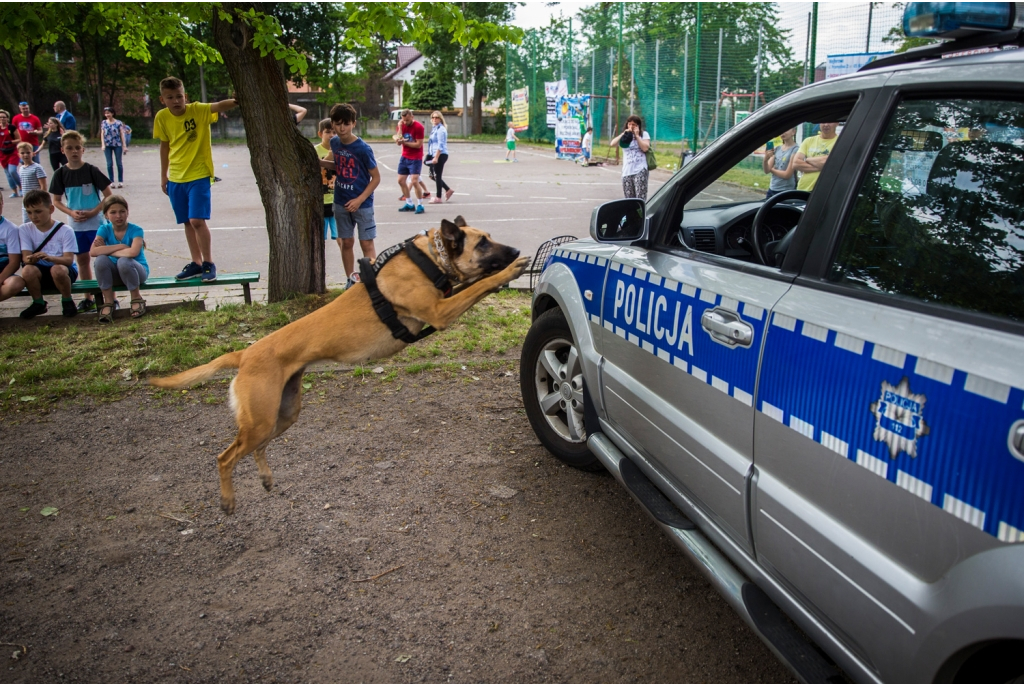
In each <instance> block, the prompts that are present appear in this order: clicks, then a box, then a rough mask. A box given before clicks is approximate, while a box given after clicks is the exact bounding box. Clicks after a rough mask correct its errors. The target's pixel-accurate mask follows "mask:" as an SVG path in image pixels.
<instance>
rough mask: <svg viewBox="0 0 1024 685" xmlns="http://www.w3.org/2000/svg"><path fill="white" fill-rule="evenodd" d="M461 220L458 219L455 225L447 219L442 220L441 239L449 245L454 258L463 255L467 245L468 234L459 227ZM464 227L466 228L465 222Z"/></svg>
mask: <svg viewBox="0 0 1024 685" xmlns="http://www.w3.org/2000/svg"><path fill="white" fill-rule="evenodd" d="M461 219H462V217H461V216H460V217H458V218H456V219H455V223H454V224H453V223H452V222H451V221H448V220H447V219H441V237H442V238H444V241H445V242H446V243H448V248H449V250H450V251H451V255H452V257H458V256H459V255H460V254H462V249H463V247H464V246H465V244H466V233H465V232H464V231H463V230H462V229H461V228H460V227H459V226H458V222H459V221H460V220H461ZM462 225H463V226H465V225H466V224H465V222H463V224H462Z"/></svg>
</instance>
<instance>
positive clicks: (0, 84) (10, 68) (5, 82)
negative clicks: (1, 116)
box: [0, 46, 21, 116]
mask: <svg viewBox="0 0 1024 685" xmlns="http://www.w3.org/2000/svg"><path fill="white" fill-rule="evenodd" d="M0 56H2V57H3V67H4V68H3V69H0V96H3V99H4V101H5V102H8V103H12V104H11V105H7V106H8V107H11V106H12V105H13V103H15V102H19V100H20V97H19V96H20V94H21V85H20V82H19V81H20V79H19V76H18V70H17V69H15V67H14V56H13V55H11V51H10V50H8V49H7V48H5V47H3V46H0ZM12 116H13V115H12Z"/></svg>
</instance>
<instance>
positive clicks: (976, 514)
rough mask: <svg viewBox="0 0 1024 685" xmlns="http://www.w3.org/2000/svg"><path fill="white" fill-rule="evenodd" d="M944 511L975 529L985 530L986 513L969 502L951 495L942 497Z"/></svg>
mask: <svg viewBox="0 0 1024 685" xmlns="http://www.w3.org/2000/svg"><path fill="white" fill-rule="evenodd" d="M942 509H943V511H948V512H949V513H950V514H952V515H953V516H956V517H957V518H958V519H961V520H962V521H967V523H969V524H971V525H972V526H974V527H975V528H981V529H982V530H985V512H983V511H982V510H981V509H977V508H975V507H972V506H971V505H970V504H968V503H967V502H964V501H963V500H959V499H957V498H956V497H953V496H952V495H950V494H945V495H943V496H942Z"/></svg>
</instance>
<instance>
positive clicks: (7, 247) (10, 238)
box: [0, 193, 25, 302]
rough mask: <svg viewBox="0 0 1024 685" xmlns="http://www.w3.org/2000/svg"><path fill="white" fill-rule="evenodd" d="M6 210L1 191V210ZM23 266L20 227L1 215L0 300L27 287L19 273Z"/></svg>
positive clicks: (12, 295)
mask: <svg viewBox="0 0 1024 685" xmlns="http://www.w3.org/2000/svg"><path fill="white" fill-rule="evenodd" d="M3 211H4V196H3V193H0V212H3ZM20 268H21V238H20V234H19V232H18V227H17V226H15V225H14V224H13V223H12V222H10V221H8V220H7V218H6V217H3V216H0V302H2V301H4V300H6V299H7V298H9V297H14V296H15V295H17V294H18V293H20V292H21V291H22V289H23V288H24V287H25V281H23V280H22V278H21V276H19V275H18V269H20Z"/></svg>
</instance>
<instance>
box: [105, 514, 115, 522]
mask: <svg viewBox="0 0 1024 685" xmlns="http://www.w3.org/2000/svg"><path fill="white" fill-rule="evenodd" d="M116 518H117V517H116V516H114V515H113V514H111V515H110V516H108V517H107V518H105V519H103V520H104V521H113V520H114V519H116Z"/></svg>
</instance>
